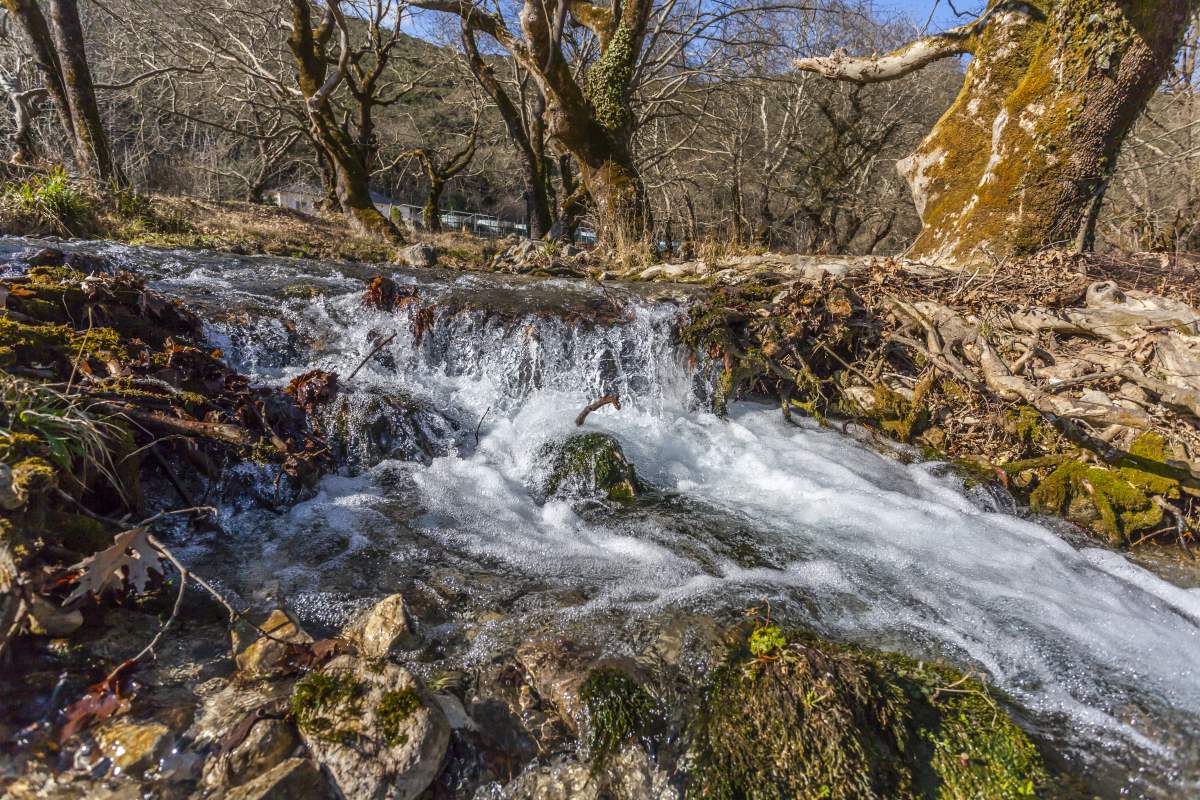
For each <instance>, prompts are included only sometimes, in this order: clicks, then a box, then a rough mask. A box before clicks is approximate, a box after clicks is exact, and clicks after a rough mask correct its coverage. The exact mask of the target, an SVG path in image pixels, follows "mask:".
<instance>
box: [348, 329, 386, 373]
mask: <svg viewBox="0 0 1200 800" xmlns="http://www.w3.org/2000/svg"><path fill="white" fill-rule="evenodd" d="M395 338H396V334H394V333H393V334H392V335H391V336H389V337H387V338H386V339H382V340H380V342H379V343H378V344H377V345H375V346H374V347H372V348H371V352H369V353H367V357H366V358H364V359H363V360H362V361H360V362H358V366H357V367H355V368H354V371H353V372H351V373H350V374H349V375H347V376H346V380H347V381H352V380H354V376H355V375H357V374H358V371H359V370H360V369H362V368H363V367H365V366H366V365H367V362H368V361H370V360H371V356H373V355H375V354H376V353H378V352H379V351H380V350H382V349H383V348H384V347H385V346H386V345H387V344H388V342H390V341H392V339H395Z"/></svg>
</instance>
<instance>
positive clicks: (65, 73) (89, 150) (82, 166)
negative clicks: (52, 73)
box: [50, 0, 125, 184]
mask: <svg viewBox="0 0 1200 800" xmlns="http://www.w3.org/2000/svg"><path fill="white" fill-rule="evenodd" d="M50 20H51V23H52V24H53V26H54V39H55V43H56V44H57V50H58V57H59V60H60V64H61V67H62V83H63V88H64V90H65V92H66V97H67V105H68V107H69V108H70V110H71V119H72V122H73V123H74V134H75V137H74V138H75V142H74V143H75V161H76V163H77V164H78V166H79V171H80V172H81V173H83V174H84V175H85V176H86V177H89V178H95V179H98V180H104V181H115V182H116V183H118V184H123V183H124V182H125V181H124V177H123V176H122V175H121V172H120V170H119V169H117V166H116V163H115V162H114V161H113V157H112V150H110V149H109V146H108V136H107V135H106V134H105V132H104V121H103V120H102V119H101V117H100V106H99V105H97V103H96V88H95V86H94V85H93V83H92V71H91V69H90V68H89V66H88V59H87V51H86V50H85V49H84V39H83V25H82V24H81V23H80V21H79V5H78V3H77V1H76V0H50Z"/></svg>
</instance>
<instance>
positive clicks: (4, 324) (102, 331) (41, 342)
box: [0, 317, 128, 366]
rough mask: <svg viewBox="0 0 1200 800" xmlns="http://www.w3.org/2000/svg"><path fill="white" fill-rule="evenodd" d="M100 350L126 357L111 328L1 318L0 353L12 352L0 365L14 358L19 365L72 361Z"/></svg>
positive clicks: (13, 360)
mask: <svg viewBox="0 0 1200 800" xmlns="http://www.w3.org/2000/svg"><path fill="white" fill-rule="evenodd" d="M100 352H110V353H113V354H114V355H116V356H118V357H119V358H124V357H128V353H127V352H126V350H125V347H124V345H122V343H121V337H120V335H119V334H118V333H117V332H116V331H114V330H113V329H112V328H92V329H91V330H90V331H79V332H76V331H74V330H72V329H71V328H70V327H69V326H67V325H56V324H44V325H26V324H23V323H20V322H14V321H13V320H11V319H8V318H6V317H0V354H11V355H9V356H8V357H7V359H6V360H0V366H8V365H10V364H12V363H14V362H17V361H20V362H21V363H22V364H47V363H51V362H54V361H55V360H58V359H65V360H66V361H68V362H73V361H74V360H75V359H76V358H78V357H80V354H81V353H82V355H83V356H84V357H88V356H91V355H94V354H96V353H100Z"/></svg>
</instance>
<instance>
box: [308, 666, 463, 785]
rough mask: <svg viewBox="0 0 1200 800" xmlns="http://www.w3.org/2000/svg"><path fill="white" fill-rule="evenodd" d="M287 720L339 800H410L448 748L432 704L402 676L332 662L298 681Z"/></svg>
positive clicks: (442, 720)
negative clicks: (296, 728)
mask: <svg viewBox="0 0 1200 800" xmlns="http://www.w3.org/2000/svg"><path fill="white" fill-rule="evenodd" d="M291 711H292V716H293V718H295V720H296V722H297V725H298V726H299V728H300V735H301V738H302V739H303V740H304V743H305V745H307V747H308V750H309V752H310V753H311V754H312V756H313V758H314V759H316V761H317V762H318V763H319V764H320V765H321V767H322V769H323V770H324V771H325V773H326V774H328V775H329V776H330V779H331V780H332V782H333V783H334V784H335V785H336V786H337V789H338V791H339V792H340V794H341V795H342V796H343V797H345V798H347V800H357V798H364V799H365V798H373V799H374V798H378V799H379V800H413V798H415V797H417V796H418V795H420V794H421V793H422V792H423V791H425V789H426V788H427V787H428V786H429V785H430V784H431V783H432V782H433V779H434V778H435V777H437V774H438V771H439V770H440V768H441V763H442V757H443V756H444V755H445V754H446V748H447V747H448V746H449V743H450V725H449V723H448V722H447V720H446V715H445V714H444V713H443V712H442V709H441V707H440V706H439V705H438V703H437V702H436V701H435V700H433V699H432V698H431V697H430V696H429V694H428V693H427V692H426V691H425V689H424V688H423V687H422V686H421V684H420V683H419V682H418V681H417V679H416V677H414V676H413V675H412V674H411V673H409V672H408V671H407V670H405V669H402V668H400V667H398V666H396V665H394V664H390V663H387V662H380V661H378V660H367V659H363V658H358V657H355V656H348V655H344V656H339V657H337V658H335V659H333V660H332V661H330V662H329V663H328V664H326V665H325V666H324V667H323V668H322V669H321V670H319V671H317V672H312V673H310V674H309V675H307V676H306V677H304V678H303V679H301V680H300V681H299V682H297V684H296V687H295V689H294V691H293V693H292V701H291Z"/></svg>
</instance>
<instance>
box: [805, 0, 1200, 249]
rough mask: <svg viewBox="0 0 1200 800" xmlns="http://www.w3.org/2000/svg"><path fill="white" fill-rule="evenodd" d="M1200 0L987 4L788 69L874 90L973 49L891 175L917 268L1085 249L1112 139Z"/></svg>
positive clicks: (1166, 66) (1171, 54) (1005, 0)
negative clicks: (930, 32)
mask: <svg viewBox="0 0 1200 800" xmlns="http://www.w3.org/2000/svg"><path fill="white" fill-rule="evenodd" d="M1196 8H1197V0H1161V2H1157V3H1148V2H1142V1H1141V0H1034V2H1031V3H1029V4H1026V3H1021V2H1012V1H1011V0H991V2H989V4H988V8H987V10H986V12H985V13H984V14H983V15H982V16H981V17H980V18H979V19H977V20H975V21H974V22H972V23H971V24H969V25H965V26H963V27H961V28H957V29H955V30H953V31H950V32H948V33H946V34H942V35H940V36H935V37H928V38H926V39H922V40H920V41H918V42H915V43H913V44H911V45H908V46H906V47H904V48H901V49H900V50H897V51H895V52H894V53H890V54H887V55H885V56H876V57H870V58H850V57H847V56H845V55H844V54H840V53H838V54H835V55H833V56H830V57H828V58H817V59H802V60H801V61H799V62H797V64H796V66H797V67H799V68H800V69H805V70H809V71H813V72H819V73H821V74H824V75H827V76H829V77H833V78H837V79H841V80H851V81H856V82H859V83H871V82H878V81H885V80H892V79H895V78H899V77H901V76H903V75H906V74H909V73H911V72H913V71H915V70H917V69H920V68H921V67H923V66H925V65H926V64H928V63H930V62H931V61H934V60H936V59H938V58H945V57H948V56H952V55H957V54H962V53H969V54H971V56H972V60H971V63H970V66H969V67H968V68H967V74H966V78H965V81H964V84H963V88H962V90H961V92H960V93H959V96H958V98H957V99H956V100H955V102H954V104H953V105H952V106H951V108H950V110H949V111H947V112H946V114H945V115H944V116H943V117H942V118H941V120H940V121H939V122H938V123H937V125H936V126H935V127H934V128H933V130H932V131H931V132H930V133H929V135H928V136H927V137H926V138H925V140H924V141H923V142H922V143H921V144H920V146H919V147H918V148H917V150H916V152H914V153H913V154H912V155H911V156H909V157H908V158H906V159H903V160H902V161H900V162H899V164H898V165H897V167H898V169H899V170H900V173H901V174H902V175H903V176H904V177H905V178H906V179H907V180H908V183H909V186H910V187H911V189H912V193H913V199H914V201H915V202H916V205H917V211H918V213H919V214H920V216H921V222H922V231H921V233H920V235H919V236H918V238H917V240H916V242H915V243H914V244H913V247H912V249H911V251H910V255H911V256H912V257H914V258H920V259H924V260H928V261H933V262H938V263H944V264H959V265H962V264H968V263H976V262H985V263H993V262H996V261H999V260H1001V259H1004V258H1008V257H1011V256H1019V255H1022V254H1025V253H1029V252H1033V251H1036V250H1038V249H1040V248H1043V247H1046V246H1054V245H1065V246H1068V247H1069V246H1071V245H1072V244H1075V243H1081V242H1086V240H1087V239H1088V233H1087V228H1088V227H1089V226H1090V225H1091V224H1092V223H1093V222H1094V217H1093V215H1094V212H1095V204H1096V203H1097V202H1098V201H1099V198H1100V197H1101V196H1102V189H1103V186H1104V185H1105V183H1106V182H1107V179H1108V175H1109V174H1110V171H1111V170H1112V168H1113V166H1114V165H1115V163H1116V160H1117V155H1118V152H1119V150H1120V147H1121V143H1122V141H1123V140H1124V138H1125V135H1126V133H1128V131H1129V128H1130V127H1131V126H1132V124H1133V122H1134V120H1135V119H1136V118H1137V116H1138V114H1139V113H1140V112H1141V110H1142V109H1143V108H1144V106H1145V104H1146V102H1147V101H1148V100H1149V99H1150V97H1151V96H1152V95H1153V93H1154V91H1155V89H1156V88H1157V87H1158V85H1159V84H1160V83H1161V82H1162V80H1163V78H1164V77H1165V76H1166V75H1167V74H1168V72H1169V71H1170V69H1171V66H1172V64H1173V62H1174V58H1175V54H1176V52H1177V50H1178V47H1179V44H1180V42H1181V39H1182V35H1183V32H1184V31H1185V29H1186V28H1187V24H1188V18H1189V15H1190V14H1192V13H1193V12H1194V11H1195V10H1196Z"/></svg>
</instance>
